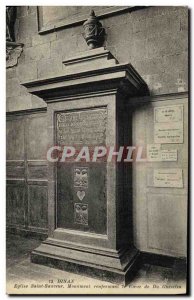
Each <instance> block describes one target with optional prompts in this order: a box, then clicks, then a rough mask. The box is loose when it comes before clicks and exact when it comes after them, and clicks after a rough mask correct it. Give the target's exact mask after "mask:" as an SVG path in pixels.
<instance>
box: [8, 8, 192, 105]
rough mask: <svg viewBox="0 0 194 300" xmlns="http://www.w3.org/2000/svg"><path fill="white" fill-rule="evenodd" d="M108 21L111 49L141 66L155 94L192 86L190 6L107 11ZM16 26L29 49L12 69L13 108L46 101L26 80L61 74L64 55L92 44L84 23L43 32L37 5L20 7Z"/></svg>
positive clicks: (105, 22)
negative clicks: (32, 91)
mask: <svg viewBox="0 0 194 300" xmlns="http://www.w3.org/2000/svg"><path fill="white" fill-rule="evenodd" d="M66 9H67V10H70V9H71V7H67V8H66ZM82 10H83V8H82ZM87 12H88V8H87ZM78 13H79V10H78V11H77V14H78ZM82 13H83V12H82ZM75 16H76V15H75ZM102 23H103V25H104V27H105V29H106V33H107V36H106V41H105V46H106V47H107V49H109V50H110V51H111V52H112V54H113V55H114V56H115V57H116V58H117V59H118V61H119V62H120V63H123V62H130V63H131V64H132V65H133V66H134V67H135V69H136V70H137V71H138V72H139V74H140V75H141V76H142V77H143V78H144V80H145V81H146V82H147V84H148V86H149V89H150V92H151V94H152V95H160V94H168V93H175V92H183V91H187V90H188V10H187V8H186V7H149V8H145V9H140V10H137V11H132V12H123V13H120V14H118V15H114V16H111V17H105V18H103V19H102ZM15 27H16V41H17V42H21V43H24V50H23V53H22V55H21V57H20V58H19V63H18V66H16V67H14V68H11V69H8V70H7V111H15V110H21V109H29V108H36V107H41V106H44V105H45V104H44V103H43V102H42V101H41V100H40V99H39V98H37V97H34V96H31V95H29V94H27V93H26V90H25V88H23V87H21V86H20V82H24V81H27V80H33V79H37V78H42V77H47V76H55V75H58V74H60V73H62V72H64V67H63V64H62V61H63V60H64V59H66V58H68V57H69V56H73V55H74V54H77V53H78V52H80V51H84V50H87V49H88V48H87V45H86V42H85V40H84V39H83V36H82V32H83V29H82V25H72V26H70V27H69V28H65V29H61V30H58V31H55V32H51V33H45V34H44V35H40V34H39V33H38V16H37V7H35V6H28V7H27V6H21V7H19V8H18V17H17V21H16V26H15Z"/></svg>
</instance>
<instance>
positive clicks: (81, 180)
mask: <svg viewBox="0 0 194 300" xmlns="http://www.w3.org/2000/svg"><path fill="white" fill-rule="evenodd" d="M74 187H79V188H87V187H88V168H86V167H79V168H78V167H76V168H75V169H74Z"/></svg>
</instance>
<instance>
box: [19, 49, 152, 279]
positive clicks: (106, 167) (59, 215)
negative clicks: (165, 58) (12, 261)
mask: <svg viewBox="0 0 194 300" xmlns="http://www.w3.org/2000/svg"><path fill="white" fill-rule="evenodd" d="M64 64H65V75H61V76H59V77H55V78H46V79H40V80H37V81H33V82H28V83H23V85H24V86H26V87H27V89H28V91H29V92H30V93H32V94H34V95H37V96H39V97H41V98H43V99H44V100H45V101H46V102H47V104H48V109H47V118H48V121H47V127H48V139H49V140H48V144H49V145H50V146H54V145H58V146H59V147H63V146H74V147H75V148H76V151H77V152H76V153H75V157H74V158H75V159H73V158H72V159H70V160H68V161H65V162H61V161H57V162H55V163H53V162H49V163H48V199H49V200H48V227H49V237H48V239H47V240H46V241H44V242H42V244H41V245H40V246H39V247H38V248H37V249H35V250H34V251H33V252H32V254H31V260H32V262H35V263H40V264H45V265H48V266H53V267H56V268H60V269H64V270H68V271H71V272H75V273H84V274H86V275H88V276H92V277H98V278H101V279H103V280H107V281H111V282H118V283H123V284H125V283H126V281H127V280H128V279H129V277H130V276H131V275H132V272H133V269H134V268H135V265H136V262H137V258H138V255H139V253H138V250H137V249H135V247H134V246H133V236H132V192H131V191H132V182H131V166H130V165H129V163H127V164H125V163H123V162H117V161H116V160H115V159H113V160H111V161H109V162H107V161H106V160H105V159H101V158H100V159H99V160H98V161H94V160H93V159H91V158H90V157H88V156H87V155H86V154H87V153H85V159H84V158H83V155H82V159H80V160H79V159H78V158H79V157H78V156H77V153H80V151H81V149H82V148H83V147H86V148H87V147H89V149H93V150H94V149H95V146H101V147H104V148H106V149H110V148H109V147H111V146H114V147H115V151H119V150H118V149H119V147H120V146H124V145H126V144H127V145H128V146H131V130H130V126H129V124H130V120H129V115H128V112H127V110H126V106H125V105H126V103H127V102H128V101H130V98H131V97H132V96H137V95H146V94H147V93H148V89H147V86H146V84H145V82H144V81H143V80H142V79H141V77H140V76H139V75H138V74H137V72H136V71H135V70H134V69H133V67H132V66H131V65H128V64H118V63H117V61H116V59H115V58H114V57H113V56H112V55H111V53H110V52H109V51H107V50H105V49H104V48H98V49H94V50H90V51H88V52H85V53H83V54H80V55H79V56H78V57H74V58H72V59H69V60H67V61H65V62H64ZM116 149H117V150H116ZM83 153H84V152H82V154H83ZM107 153H108V152H107ZM115 156H116V155H115ZM77 157H78V158H77ZM113 157H114V156H113ZM76 158H77V159H76ZM88 159H89V160H88Z"/></svg>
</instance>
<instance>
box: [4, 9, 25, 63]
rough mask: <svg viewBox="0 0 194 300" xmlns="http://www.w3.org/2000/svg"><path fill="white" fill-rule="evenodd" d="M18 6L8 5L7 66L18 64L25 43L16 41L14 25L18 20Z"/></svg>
mask: <svg viewBox="0 0 194 300" xmlns="http://www.w3.org/2000/svg"><path fill="white" fill-rule="evenodd" d="M16 14H17V7H16V6H7V7H6V68H11V67H13V66H16V65H17V62H18V58H19V57H20V55H21V53H22V50H23V49H22V48H23V44H21V43H16V42H15V32H14V25H15V21H16Z"/></svg>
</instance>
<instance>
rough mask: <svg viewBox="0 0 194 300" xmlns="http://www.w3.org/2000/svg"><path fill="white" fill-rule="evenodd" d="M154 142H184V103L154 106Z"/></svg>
mask: <svg viewBox="0 0 194 300" xmlns="http://www.w3.org/2000/svg"><path fill="white" fill-rule="evenodd" d="M154 142H155V143H157V144H182V143H183V105H173V106H164V107H156V108H154Z"/></svg>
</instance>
